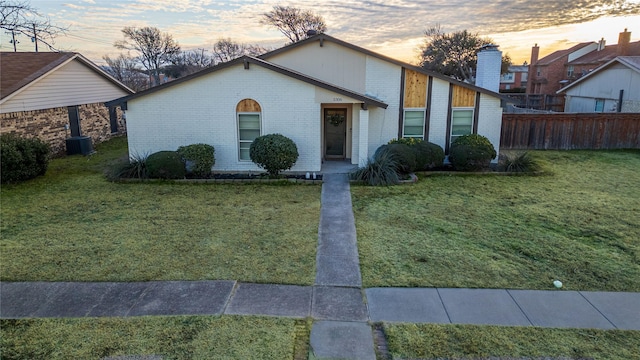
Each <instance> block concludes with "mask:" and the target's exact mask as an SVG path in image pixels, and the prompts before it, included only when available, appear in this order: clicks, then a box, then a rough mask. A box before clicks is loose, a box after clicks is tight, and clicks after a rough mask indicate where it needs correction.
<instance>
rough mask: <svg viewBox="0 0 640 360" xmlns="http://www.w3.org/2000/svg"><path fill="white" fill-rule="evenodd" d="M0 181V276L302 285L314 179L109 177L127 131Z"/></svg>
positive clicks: (312, 247)
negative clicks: (38, 171) (24, 177)
mask: <svg viewBox="0 0 640 360" xmlns="http://www.w3.org/2000/svg"><path fill="white" fill-rule="evenodd" d="M97 150H98V153H97V154H96V155H93V156H91V157H82V156H72V157H67V158H63V159H56V160H53V161H52V162H51V164H50V167H49V171H48V172H47V174H46V175H45V176H44V177H41V178H37V179H34V180H31V181H27V182H25V183H22V184H19V185H3V186H2V189H1V190H0V191H1V192H0V194H1V198H2V209H1V217H2V224H1V228H0V231H1V234H2V240H1V242H0V254H2V264H1V265H0V266H1V272H0V279H1V280H3V281H147V280H204V279H228V280H239V281H243V282H257V283H282V284H300V285H311V284H312V283H313V280H314V278H315V254H316V245H317V238H318V219H319V217H320V186H304V185H282V186H278V185H269V184H264V185H260V184H249V185H246V184H241V185H232V184H213V183H212V184H174V183H168V182H148V183H112V182H108V181H107V180H106V178H105V176H104V175H103V171H104V168H105V166H107V165H108V164H110V163H113V162H114V161H115V159H118V158H120V157H122V156H123V155H125V154H126V138H118V139H114V140H111V141H109V142H107V143H103V144H101V145H100V146H98V148H97Z"/></svg>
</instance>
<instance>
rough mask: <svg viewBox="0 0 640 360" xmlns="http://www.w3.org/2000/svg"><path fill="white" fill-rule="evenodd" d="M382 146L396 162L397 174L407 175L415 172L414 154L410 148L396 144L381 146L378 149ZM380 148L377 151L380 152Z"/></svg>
mask: <svg viewBox="0 0 640 360" xmlns="http://www.w3.org/2000/svg"><path fill="white" fill-rule="evenodd" d="M383 146H384V147H385V148H386V149H387V150H388V151H389V152H390V153H391V155H392V156H393V158H394V159H395V161H396V162H397V164H398V166H397V170H398V172H400V173H403V174H408V173H411V172H414V171H415V170H416V166H417V162H416V152H415V150H414V149H413V147H412V146H409V145H406V144H401V143H396V144H388V145H382V146H381V147H380V148H382V147H383ZM380 148H378V150H380ZM376 152H377V150H376Z"/></svg>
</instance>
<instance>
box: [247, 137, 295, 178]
mask: <svg viewBox="0 0 640 360" xmlns="http://www.w3.org/2000/svg"><path fill="white" fill-rule="evenodd" d="M249 157H251V161H253V162H254V163H256V164H257V165H258V166H260V167H261V168H263V169H265V170H267V172H268V173H269V175H271V176H273V177H276V176H278V174H279V173H280V172H281V171H284V170H288V169H291V167H292V166H293V164H295V163H296V161H298V147H297V146H296V143H294V142H293V140H291V139H289V138H288V137H286V136H284V135H281V134H269V135H263V136H259V137H257V138H256V139H255V140H253V142H252V143H251V147H250V148H249Z"/></svg>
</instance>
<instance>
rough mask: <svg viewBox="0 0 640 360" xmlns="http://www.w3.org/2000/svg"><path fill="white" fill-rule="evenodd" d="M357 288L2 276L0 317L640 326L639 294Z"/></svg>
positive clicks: (636, 327) (568, 326)
mask: <svg viewBox="0 0 640 360" xmlns="http://www.w3.org/2000/svg"><path fill="white" fill-rule="evenodd" d="M364 292H365V293H366V301H367V304H366V305H364V303H363V301H362V296H361V291H360V289H357V288H343V287H331V286H294V285H274V284H250V283H238V282H235V281H215V280H214V281H151V282H139V283H113V282H100V283H78V282H2V283H0V317H2V318H39V317H42V318H47V317H102V316H120V317H127V316H145V315H221V314H228V315H267V316H283V317H291V318H306V317H312V318H314V319H316V320H324V321H337V322H409V323H440V324H480V325H487V324H490V325H505V326H540V327H558V328H596V329H624V330H640V293H631V292H594V291H564V290H552V291H545V290H504V289H459V288H455V289H443V288H370V289H366V290H364Z"/></svg>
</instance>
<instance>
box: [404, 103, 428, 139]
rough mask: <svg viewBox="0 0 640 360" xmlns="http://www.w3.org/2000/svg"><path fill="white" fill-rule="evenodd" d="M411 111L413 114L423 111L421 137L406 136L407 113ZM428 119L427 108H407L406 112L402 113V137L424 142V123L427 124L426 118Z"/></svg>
mask: <svg viewBox="0 0 640 360" xmlns="http://www.w3.org/2000/svg"><path fill="white" fill-rule="evenodd" d="M408 111H411V112H418V111H421V112H422V128H421V129H422V134H421V135H406V134H405V128H406V126H407V112H408ZM426 117H427V109H426V108H405V109H404V112H403V113H402V137H403V138H417V139H421V140H424V136H425V133H424V122H425V118H426Z"/></svg>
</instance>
